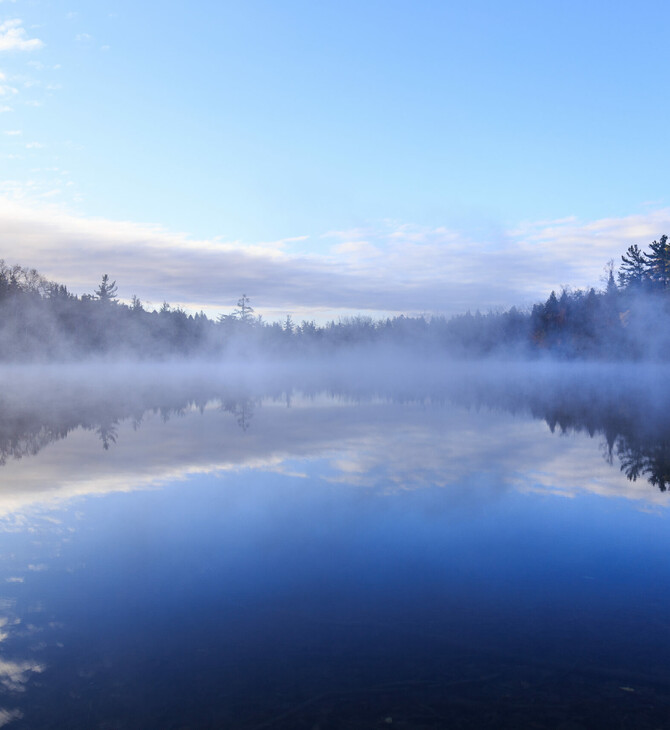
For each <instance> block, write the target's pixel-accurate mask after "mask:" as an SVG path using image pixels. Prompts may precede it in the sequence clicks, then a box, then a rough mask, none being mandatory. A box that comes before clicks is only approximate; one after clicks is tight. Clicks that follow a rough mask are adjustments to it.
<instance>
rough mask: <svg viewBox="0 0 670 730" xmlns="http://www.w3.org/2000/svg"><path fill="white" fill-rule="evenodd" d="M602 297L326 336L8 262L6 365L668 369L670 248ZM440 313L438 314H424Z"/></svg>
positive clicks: (364, 322)
mask: <svg viewBox="0 0 670 730" xmlns="http://www.w3.org/2000/svg"><path fill="white" fill-rule="evenodd" d="M607 271H608V275H607V277H606V281H605V283H604V287H603V288H602V289H601V290H598V291H597V290H596V289H593V288H591V289H589V290H575V291H572V290H570V289H567V288H566V289H564V290H563V291H561V292H559V293H556V292H551V294H550V295H549V297H548V299H547V300H546V301H545V302H543V303H538V304H536V305H535V306H533V307H532V308H531V309H528V310H521V309H517V308H516V307H512V308H511V309H509V310H507V311H501V312H489V313H487V314H482V313H480V312H479V311H477V312H475V313H474V314H473V313H471V312H466V313H465V314H462V315H458V316H454V317H450V318H447V317H443V316H430V317H427V316H419V317H409V316H403V315H401V316H397V317H389V318H386V319H381V320H373V319H372V318H370V317H366V316H357V317H344V318H341V319H339V320H338V321H331V322H329V323H327V324H324V325H317V324H315V322H314V321H308V320H304V321H302V322H301V323H299V324H297V323H295V322H293V320H292V318H291V316H290V315H289V316H287V317H286V318H285V320H284V321H283V322H272V323H268V322H265V321H263V318H262V317H261V316H258V315H256V313H255V312H254V308H253V306H252V304H251V301H250V299H249V297H247V295H246V294H243V295H242V296H241V297H240V298H239V300H238V302H237V306H236V307H235V308H234V309H233V311H232V312H231V313H230V314H223V315H221V316H219V317H218V319H216V320H214V319H211V318H209V317H207V316H206V315H205V314H204V313H203V312H200V313H198V314H188V313H187V312H186V311H184V309H182V308H181V307H178V306H177V307H173V306H171V305H170V304H169V303H168V302H163V304H162V305H161V306H160V307H158V308H153V309H149V308H147V307H146V305H145V304H144V303H143V302H142V301H141V300H140V299H139V298H138V297H137V296H133V297H132V298H131V300H130V301H129V302H121V301H119V298H118V294H117V291H118V289H117V285H116V282H115V281H111V280H110V277H109V276H108V275H107V274H105V275H104V276H103V277H102V280H101V282H100V284H99V285H98V286H97V288H95V289H94V290H93V291H92V293H90V294H84V295H81V296H77V295H75V294H73V293H71V292H70V291H68V289H67V287H65V286H63V285H62V284H57V283H54V282H50V281H48V280H46V279H45V278H44V277H43V276H41V275H40V274H39V273H38V272H37V271H36V270H35V269H28V268H24V267H21V266H18V265H16V266H10V265H8V264H6V263H5V262H4V261H2V260H0V359H2V360H5V361H8V360H9V361H11V360H14V361H16V360H19V361H21V360H29V359H42V360H46V361H52V360H57V359H60V360H68V359H73V358H79V357H82V356H99V357H105V358H112V357H113V358H124V357H131V356H132V357H140V358H147V359H151V358H164V357H174V356H193V355H198V356H219V355H222V354H226V353H233V354H236V353H239V352H240V351H242V352H246V353H248V352H256V351H257V352H258V353H259V354H261V355H263V354H275V353H285V354H291V353H297V354H303V353H305V352H326V353H327V352H330V351H332V350H334V349H342V348H347V347H352V346H361V345H369V344H374V345H394V346H398V347H402V348H405V349H407V350H408V351H412V352H416V351H431V350H434V351H436V352H446V353H450V354H456V355H463V356H482V355H491V354H496V353H500V352H503V351H510V350H511V351H514V352H517V353H519V354H523V355H526V356H529V355H530V356H532V355H533V354H538V353H543V352H550V353H553V354H556V355H559V356H561V357H565V358H618V359H621V358H624V359H631V358H639V359H641V358H666V357H667V356H668V355H670V243H669V242H668V237H667V236H665V235H664V236H661V237H660V239H659V240H658V241H653V242H652V243H651V244H650V245H649V247H648V250H647V251H642V250H641V249H640V248H639V247H638V246H637V245H633V246H630V247H629V248H628V250H627V251H626V252H625V253H624V254H623V255H622V256H621V261H620V265H619V266H618V268H617V269H616V270H615V266H614V262H610V264H609V265H608V269H607ZM422 304H423V305H424V306H427V307H430V302H425V303H422Z"/></svg>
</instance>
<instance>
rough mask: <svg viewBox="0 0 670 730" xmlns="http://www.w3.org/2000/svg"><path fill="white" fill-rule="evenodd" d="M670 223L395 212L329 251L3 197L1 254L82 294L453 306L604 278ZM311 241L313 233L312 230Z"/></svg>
mask: <svg viewBox="0 0 670 730" xmlns="http://www.w3.org/2000/svg"><path fill="white" fill-rule="evenodd" d="M667 230H670V209H668V208H663V209H658V210H655V211H651V212H649V213H645V214H636V215H631V216H626V217H622V218H606V219H601V220H597V221H587V222H581V221H578V220H575V219H571V218H568V219H562V220H556V221H542V222H530V223H524V224H522V225H519V226H518V227H517V228H516V229H514V230H510V231H507V232H501V233H498V234H495V235H490V236H488V238H486V239H478V240H474V238H470V237H468V236H467V235H466V234H464V233H462V232H458V231H454V230H449V229H447V228H444V227H439V228H429V227H422V226H417V225H410V224H407V223H397V222H393V221H387V222H383V223H381V224H379V225H377V226H371V227H368V228H364V229H357V230H353V231H338V232H330V233H326V234H324V235H322V236H320V237H319V238H320V240H321V242H322V243H323V242H324V241H325V242H326V243H327V244H329V247H328V250H327V252H326V253H322V254H309V255H305V254H297V253H292V252H290V251H289V250H288V246H287V244H289V245H290V244H291V243H292V242H293V241H301V242H304V241H305V240H306V237H305V236H296V237H295V238H294V239H288V240H282V241H278V242H265V243H262V244H258V245H248V244H244V243H240V242H222V241H220V240H193V239H191V238H189V237H188V236H187V235H185V234H181V233H174V232H170V231H167V230H165V229H163V228H161V227H159V226H152V225H142V224H137V223H132V222H124V221H110V220H105V219H100V218H97V219H96V218H85V217H80V216H77V215H74V214H71V213H68V212H65V211H63V210H62V209H61V208H58V207H56V206H46V205H44V206H41V207H40V206H38V205H36V204H34V203H25V202H22V201H21V200H16V199H14V200H12V199H9V198H0V235H1V236H2V240H3V241H4V247H3V249H2V250H1V251H0V257H1V258H4V259H5V260H6V261H7V262H8V263H19V264H21V265H24V266H30V267H35V268H37V269H38V270H39V271H40V272H41V273H43V274H44V275H46V276H47V277H48V278H51V279H54V280H56V281H58V282H61V283H65V284H67V285H68V287H69V288H70V289H71V290H72V291H75V292H77V293H86V292H89V293H92V292H93V290H94V289H95V287H96V286H97V284H98V283H99V279H100V276H101V275H102V274H103V273H108V274H109V275H110V276H111V277H112V278H113V279H116V280H117V282H118V285H119V293H120V295H121V296H123V297H125V298H130V296H131V295H132V294H137V295H138V296H139V297H140V298H141V299H143V300H145V301H146V300H148V301H151V302H161V301H163V300H164V299H166V300H168V301H170V302H171V303H172V304H173V305H180V304H183V303H189V304H190V305H191V306H192V305H194V304H195V305H198V306H200V305H201V306H203V307H208V308H212V307H215V308H216V307H220V308H221V309H222V310H224V309H225V310H228V309H229V308H230V307H231V306H232V305H234V302H235V301H236V300H237V297H238V296H239V294H240V293H241V292H245V293H247V294H248V295H249V296H250V297H252V299H253V301H254V304H255V305H256V306H257V311H258V310H260V311H263V309H264V308H267V309H272V310H281V309H285V310H293V311H296V310H300V311H308V310H309V309H313V310H329V311H331V312H332V311H338V310H341V311H348V312H351V311H360V312H405V313H408V314H412V313H419V312H430V313H445V314H452V313H458V312H463V311H465V310H467V309H472V310H474V309H477V308H479V309H481V310H482V311H486V310H487V309H489V308H500V307H509V306H512V305H515V304H516V305H526V304H529V303H531V302H533V301H536V300H539V299H542V298H546V296H547V295H548V293H549V292H550V291H551V290H552V289H556V290H558V289H560V288H561V286H563V285H566V284H570V285H571V286H573V287H575V288H582V287H589V286H596V287H598V286H600V278H601V275H602V272H603V269H604V267H605V265H606V263H607V261H608V260H610V259H614V260H615V262H617V261H618V260H619V257H620V255H621V254H622V253H623V252H624V251H625V250H626V249H627V248H628V246H629V245H631V244H632V243H637V244H638V245H640V246H641V247H646V246H647V245H648V243H649V242H650V241H651V240H653V239H654V238H658V236H659V235H661V234H662V233H663V232H664V231H667ZM314 240H316V238H315V239H314Z"/></svg>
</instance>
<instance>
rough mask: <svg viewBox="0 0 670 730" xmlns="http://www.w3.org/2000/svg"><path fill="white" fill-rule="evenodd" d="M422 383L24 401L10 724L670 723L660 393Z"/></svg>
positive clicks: (21, 390) (36, 389)
mask: <svg viewBox="0 0 670 730" xmlns="http://www.w3.org/2000/svg"><path fill="white" fill-rule="evenodd" d="M26 378H28V375H27V376H26ZM417 381H418V382H417V383H416V384H414V385H413V386H412V387H410V388H407V387H405V388H403V389H401V388H399V387H397V386H398V384H397V383H395V384H387V385H386V386H385V387H384V388H381V389H380V388H376V389H372V388H370V387H366V386H361V387H360V388H357V389H356V390H355V392H352V390H351V389H347V388H343V387H328V388H325V389H322V390H320V389H319V388H317V387H315V386H314V385H313V384H312V385H311V386H310V387H309V388H305V389H303V390H301V389H300V388H293V387H290V388H286V389H284V388H282V387H280V386H278V385H277V384H276V383H275V384H274V385H273V386H272V387H271V388H270V387H268V388H265V389H264V388H258V387H257V388H253V387H250V386H248V384H247V387H241V386H236V387H235V388H224V387H221V386H220V384H219V385H218V386H216V385H212V386H210V385H208V384H206V383H203V381H202V380H201V379H199V380H197V382H195V381H190V382H187V383H183V382H182V381H179V382H180V385H179V386H177V385H176V384H175V382H176V381H175V382H173V383H172V384H171V385H170V387H169V388H161V387H157V386H155V384H153V385H152V384H151V383H150V382H148V381H147V382H145V383H144V385H142V386H141V387H139V386H138V387H137V388H135V389H131V390H132V392H130V391H129V389H128V388H127V387H125V386H124V382H125V376H124V377H121V378H120V379H119V380H118V381H117V382H116V383H112V384H108V387H106V388H100V389H99V388H97V387H93V386H85V385H82V384H81V383H80V382H78V379H77V378H72V379H70V380H68V381H67V382H65V383H60V384H59V385H58V387H55V386H54V384H53V383H46V384H45V383H44V382H40V383H39V385H38V384H35V383H32V385H30V387H29V380H27V379H24V380H21V381H20V382H17V384H16V387H15V388H13V389H12V388H8V389H7V392H6V393H5V395H4V396H2V399H3V401H2V405H3V409H2V421H1V425H0V460H2V462H3V465H2V466H0V480H1V481H0V484H1V487H2V489H1V491H0V516H1V518H2V519H1V526H2V533H0V624H1V628H0V632H1V633H0V638H1V639H2V641H1V643H0V708H2V709H1V711H0V725H4V724H7V725H8V726H9V727H11V728H16V730H20V729H21V728H64V727H67V728H228V727H230V728H242V729H247V728H248V729H252V728H259V729H260V728H306V729H307V730H316V729H317V728H318V729H319V730H327V729H330V728H352V729H353V728H375V727H379V728H382V727H395V728H539V729H542V728H555V729H557V730H577V729H578V728H608V729H609V728H662V727H668V726H670V659H669V658H670V618H669V617H668V606H670V533H669V531H668V514H669V513H668V501H669V495H668V493H667V492H666V491H665V487H666V484H667V479H668V476H669V475H670V469H669V468H668V464H670V447H669V444H670V438H668V433H670V429H669V428H668V423H667V422H666V420H665V419H666V416H664V414H665V413H667V412H668V409H667V408H666V407H665V406H666V403H667V402H668V401H667V399H665V395H664V391H659V390H658V389H654V388H652V389H651V391H650V392H649V393H647V396H645V397H646V400H645V397H643V394H641V393H640V392H638V391H635V390H634V388H633V386H632V385H631V383H628V384H627V385H626V387H623V388H622V387H619V386H618V385H612V384H611V383H610V385H609V386H607V387H606V384H604V381H603V378H602V375H601V374H598V375H597V377H594V378H593V379H592V380H591V381H590V382H591V385H589V386H588V389H587V390H584V389H583V388H582V387H581V386H577V385H575V382H574V381H570V382H568V381H561V380H560V379H559V380H557V379H556V378H555V377H554V376H553V375H552V377H551V381H550V382H549V381H548V380H546V379H543V378H539V379H538V380H537V381H536V382H534V384H533V386H532V387H529V382H530V381H529V379H528V378H523V379H521V380H517V381H516V382H517V386H515V387H512V386H511V385H510V383H509V382H506V383H502V384H501V383H499V382H497V381H489V382H488V383H487V384H486V385H485V387H481V388H475V387H472V383H470V384H469V385H467V384H465V383H463V382H460V383H459V385H458V387H456V388H451V389H448V392H447V391H445V390H440V389H439V388H437V389H436V388H435V384H436V383H435V382H426V379H425V378H418V379H417ZM579 382H581V383H583V382H584V381H583V380H580V381H579ZM631 382H632V381H631ZM635 382H636V381H635ZM594 383H595V384H596V385H594ZM368 386H369V384H368ZM612 388H613V389H612ZM587 391H588V392H587ZM47 393H48V394H50V395H49V397H47V395H46V394H47Z"/></svg>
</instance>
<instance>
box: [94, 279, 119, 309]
mask: <svg viewBox="0 0 670 730" xmlns="http://www.w3.org/2000/svg"><path fill="white" fill-rule="evenodd" d="M95 296H96V298H97V299H98V300H99V301H101V302H107V303H111V302H114V301H116V282H115V281H113V282H111V283H110V281H109V276H108V275H107V274H103V275H102V282H101V283H100V286H99V287H98V288H97V289H96V290H95Z"/></svg>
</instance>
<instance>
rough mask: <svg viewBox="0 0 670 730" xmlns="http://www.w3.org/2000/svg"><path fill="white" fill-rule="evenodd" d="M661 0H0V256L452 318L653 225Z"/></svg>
mask: <svg viewBox="0 0 670 730" xmlns="http://www.w3.org/2000/svg"><path fill="white" fill-rule="evenodd" d="M669 24H670V5H668V4H667V3H665V2H644V1H643V2H639V3H635V4H634V5H633V4H632V3H629V2H626V3H623V2H615V1H613V0H609V1H608V2H599V1H597V0H593V1H591V2H584V1H583V0H581V1H580V2H571V1H570V0H567V1H566V0H563V1H561V2H552V1H551V0H548V1H547V2H519V1H517V0H509V1H508V2H486V1H481V2H478V1H477V0H469V1H468V2H447V1H446V0H444V1H443V2H429V1H426V0H424V1H422V0H412V1H411V2H410V1H409V0H406V1H397V0H384V1H383V2H382V1H377V0H356V2H350V1H349V0H338V2H311V1H308V0H305V1H301V0H282V1H281V2H280V1H278V0H275V1H274V2H270V1H260V0H244V2H240V1H237V2H228V1H227V0H217V1H216V2H210V1H204V0H195V1H194V2H192V3H190V4H188V5H186V4H184V3H181V2H180V3H177V2H172V1H170V0H162V1H161V2H157V1H155V0H143V2H139V3H138V2H132V3H131V2H129V1H128V0H113V1H112V0H72V1H71V2H61V0H0V242H1V245H0V258H3V259H4V260H5V261H6V262H7V263H10V264H20V265H23V266H28V267H35V268H37V269H38V270H39V271H40V272H41V273H42V274H44V275H45V276H47V278H49V279H53V280H56V281H58V282H60V283H65V284H67V285H68V287H69V288H70V289H71V291H73V292H75V293H78V294H82V293H92V292H93V291H94V289H95V288H96V286H97V285H98V283H99V282H100V279H101V276H102V274H103V273H108V274H109V276H110V278H111V279H113V280H116V281H117V284H118V290H119V295H120V296H121V297H122V298H124V299H129V298H130V297H131V296H132V295H133V294H136V295H137V296H139V297H140V299H142V300H143V301H144V302H145V303H147V306H160V304H161V303H162V302H163V301H168V302H170V303H171V304H172V305H173V306H183V307H185V308H186V309H187V310H188V311H198V310H200V309H202V310H204V311H205V312H207V313H208V314H210V315H212V316H216V314H218V313H222V312H229V311H231V310H232V309H233V308H234V306H235V304H236V301H237V299H238V298H239V296H240V294H241V293H246V294H247V295H248V296H249V297H250V299H251V302H252V304H253V305H254V306H255V308H256V311H257V312H258V313H262V314H264V315H265V316H266V318H268V319H279V318H283V317H284V316H285V315H286V314H289V313H290V314H292V315H293V316H294V318H296V319H302V318H307V319H317V320H324V319H326V318H330V317H337V316H340V315H346V314H352V313H362V314H370V315H373V316H385V315H386V314H399V313H406V314H420V313H424V314H447V315H449V314H454V313H458V312H464V311H466V310H468V309H470V310H472V311H474V310H476V309H480V310H481V311H487V310H489V309H500V308H507V307H510V306H512V305H516V306H528V305H530V304H532V303H533V302H535V301H538V300H540V299H544V298H546V297H547V295H548V294H549V292H550V291H551V290H552V289H557V290H558V289H560V288H561V287H563V286H570V287H572V288H583V287H590V286H595V287H599V286H602V278H603V276H604V272H605V267H606V265H607V262H608V261H609V260H614V261H615V264H616V262H618V261H619V257H620V256H621V254H622V253H624V251H625V250H626V248H627V247H628V246H629V245H631V244H633V243H637V244H638V245H639V246H640V247H641V248H646V247H647V246H648V244H649V243H651V241H653V240H654V239H657V238H658V237H659V236H661V235H662V234H663V233H665V232H668V233H670V193H669V192H668V183H667V171H668V168H669V165H668V162H669V159H668V158H669V157H670V145H669V144H668V133H667V120H668V118H670V98H669V96H668V94H667V79H668V77H669V73H668V72H669V70H670V69H669V65H670V61H669V57H668V54H667V39H666V33H665V32H666V29H667V28H668V27H669Z"/></svg>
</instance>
